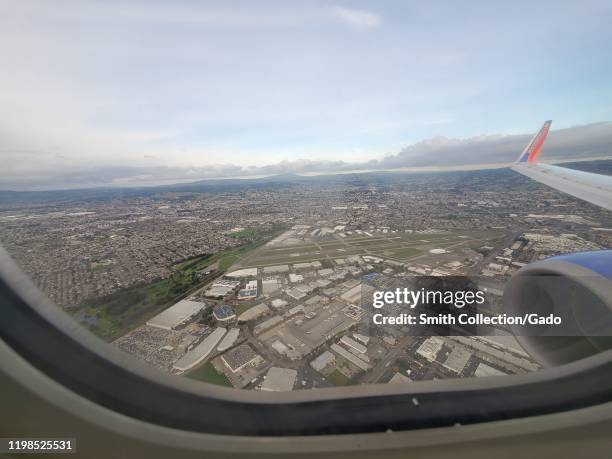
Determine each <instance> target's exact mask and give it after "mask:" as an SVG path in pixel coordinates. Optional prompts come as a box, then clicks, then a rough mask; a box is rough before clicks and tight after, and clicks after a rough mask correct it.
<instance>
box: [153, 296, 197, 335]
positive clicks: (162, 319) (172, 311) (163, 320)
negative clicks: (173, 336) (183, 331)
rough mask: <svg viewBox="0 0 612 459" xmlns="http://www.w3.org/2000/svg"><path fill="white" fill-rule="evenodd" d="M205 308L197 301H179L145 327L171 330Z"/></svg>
mask: <svg viewBox="0 0 612 459" xmlns="http://www.w3.org/2000/svg"><path fill="white" fill-rule="evenodd" d="M205 307H206V304H205V303H201V302H199V301H191V300H181V301H179V302H178V303H176V304H175V305H173V306H170V307H169V308H168V309H166V310H165V311H163V312H160V313H159V314H157V315H156V316H155V317H153V318H152V319H151V320H149V321H148V322H147V325H150V326H152V327H157V328H163V329H164V330H172V329H174V328H176V327H178V326H179V325H181V324H183V323H184V322H186V321H188V320H189V319H191V318H192V317H193V316H195V315H196V314H197V313H199V312H200V311H201V310H202V309H204V308H205Z"/></svg>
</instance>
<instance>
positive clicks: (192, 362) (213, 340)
mask: <svg viewBox="0 0 612 459" xmlns="http://www.w3.org/2000/svg"><path fill="white" fill-rule="evenodd" d="M225 332H226V329H225V328H222V327H219V328H216V329H215V330H214V331H213V332H212V333H211V334H210V335H208V336H207V337H206V338H205V339H204V341H202V342H201V343H200V344H198V345H197V346H196V347H194V348H193V349H192V350H191V351H189V352H187V354H185V355H184V356H183V357H181V358H180V359H178V361H177V362H176V363H175V364H174V365H173V368H174V369H175V370H178V371H180V372H183V371H187V370H190V369H191V368H193V367H195V366H196V365H197V364H198V363H200V362H202V361H203V360H204V359H205V358H206V357H208V355H209V354H210V353H211V352H212V350H213V349H214V348H215V347H216V346H217V344H219V341H221V338H223V335H225Z"/></svg>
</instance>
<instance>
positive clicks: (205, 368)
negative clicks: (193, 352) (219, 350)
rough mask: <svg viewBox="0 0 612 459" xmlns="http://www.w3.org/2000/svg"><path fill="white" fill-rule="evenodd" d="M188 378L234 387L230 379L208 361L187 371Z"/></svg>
mask: <svg viewBox="0 0 612 459" xmlns="http://www.w3.org/2000/svg"><path fill="white" fill-rule="evenodd" d="M185 376H186V377H187V378H190V379H195V380H197V381H202V382H206V383H209V384H217V385H218V386H227V387H232V384H231V383H230V382H229V379H227V377H226V376H225V375H224V374H223V373H219V372H218V371H217V370H216V369H215V367H214V366H213V364H212V363H210V362H206V363H205V364H204V365H202V366H201V367H199V368H196V369H195V370H193V371H191V372H189V373H187V374H186V375H185Z"/></svg>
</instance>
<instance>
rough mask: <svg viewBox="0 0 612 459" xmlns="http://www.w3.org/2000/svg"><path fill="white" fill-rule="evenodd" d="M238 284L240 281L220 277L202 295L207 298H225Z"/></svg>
mask: <svg viewBox="0 0 612 459" xmlns="http://www.w3.org/2000/svg"><path fill="white" fill-rule="evenodd" d="M239 286H240V281H234V280H228V279H221V280H217V281H216V282H215V283H214V284H213V285H212V286H211V287H210V288H209V289H208V290H206V291H205V292H204V295H205V296H207V297H209V298H225V297H226V296H228V295H231V294H232V293H234V292H235V291H236V289H237V288H238V287H239Z"/></svg>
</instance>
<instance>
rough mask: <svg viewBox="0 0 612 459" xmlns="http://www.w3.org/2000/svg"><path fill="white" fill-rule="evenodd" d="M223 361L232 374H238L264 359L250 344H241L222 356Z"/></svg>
mask: <svg viewBox="0 0 612 459" xmlns="http://www.w3.org/2000/svg"><path fill="white" fill-rule="evenodd" d="M221 360H223V363H224V364H225V365H226V366H227V367H228V368H229V369H230V370H231V372H232V373H236V372H237V371H239V370H241V369H242V368H244V367H246V366H247V365H249V364H254V363H255V362H258V361H263V359H262V357H261V356H260V355H259V354H257V353H256V352H255V351H254V350H253V348H252V347H251V346H249V345H248V344H241V345H240V346H238V347H235V348H234V349H232V350H231V351H228V352H226V353H225V354H223V355H222V356H221Z"/></svg>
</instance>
